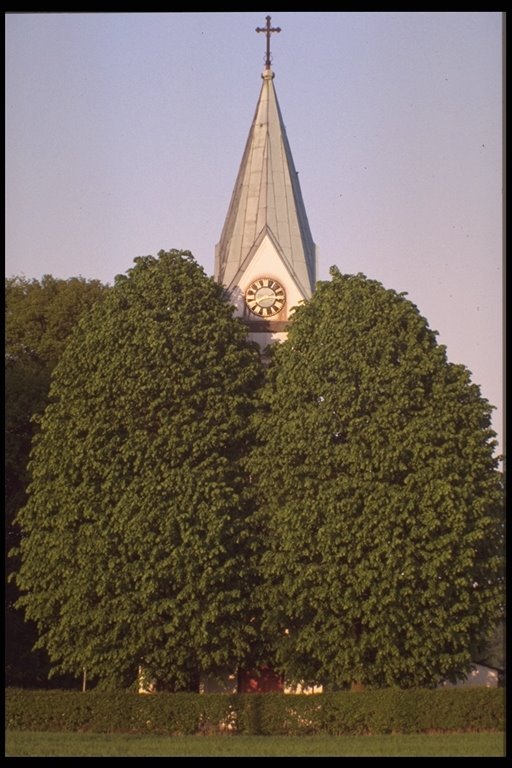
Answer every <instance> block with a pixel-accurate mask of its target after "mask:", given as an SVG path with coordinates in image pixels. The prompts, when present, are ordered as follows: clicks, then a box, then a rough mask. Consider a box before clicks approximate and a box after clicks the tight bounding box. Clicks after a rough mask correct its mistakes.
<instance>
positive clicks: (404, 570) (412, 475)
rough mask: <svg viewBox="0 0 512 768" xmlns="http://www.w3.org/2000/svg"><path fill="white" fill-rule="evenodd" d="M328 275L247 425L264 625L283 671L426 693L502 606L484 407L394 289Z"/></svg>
mask: <svg viewBox="0 0 512 768" xmlns="http://www.w3.org/2000/svg"><path fill="white" fill-rule="evenodd" d="M331 275H332V279H331V281H330V282H323V283H320V284H319V285H318V286H317V290H316V292H315V294H314V296H313V298H312V299H311V300H310V301H309V302H308V303H307V304H305V305H303V306H301V307H299V308H298V309H297V310H296V312H295V315H294V319H293V322H292V325H291V328H290V330H289V335H288V339H287V341H286V342H285V343H283V344H282V345H280V346H279V347H277V348H276V349H275V350H274V351H275V354H274V358H273V362H272V365H271V368H270V370H269V375H268V379H267V382H266V384H265V387H264V390H263V393H262V407H261V409H260V411H259V412H258V417H257V418H258V422H259V424H258V434H259V442H258V445H257V448H256V450H255V451H254V455H253V458H252V464H251V469H252V476H253V482H254V483H255V485H256V487H257V493H258V497H259V499H260V502H261V510H260V513H259V514H260V524H261V529H262V531H263V536H264V544H263V551H264V554H263V558H262V578H263V589H262V592H261V595H262V598H261V599H262V602H264V604H265V609H266V610H265V617H266V619H265V621H266V629H267V630H268V631H269V633H270V635H271V636H273V637H274V638H275V645H274V648H275V654H276V660H277V664H278V667H279V669H280V670H281V671H283V672H284V673H285V674H286V676H287V677H288V678H289V679H292V680H301V679H302V680H310V681H322V680H323V681H324V682H325V681H329V682H330V683H331V684H334V685H339V686H347V685H350V684H354V683H356V682H357V683H361V684H364V685H370V686H373V685H375V686H387V685H398V686H402V687H409V686H422V685H435V684H437V683H438V682H439V681H441V680H442V679H444V678H449V679H454V678H455V677H456V676H457V675H461V674H464V673H465V672H467V671H468V668H469V663H470V660H471V649H472V647H473V646H474V644H475V643H476V642H477V641H478V640H479V639H481V637H482V636H485V635H486V633H488V632H489V631H490V630H491V629H492V628H493V627H494V626H495V624H496V621H497V619H498V618H499V616H500V613H501V610H502V555H503V549H502V547H503V525H502V522H503V520H502V511H503V510H502V483H501V474H500V472H499V470H498V465H497V459H496V457H495V456H494V449H495V446H496V443H495V440H494V437H495V435H494V432H493V431H492V429H491V427H490V413H491V406H490V405H489V403H488V402H487V401H486V400H485V399H483V398H482V397H481V395H480V390H479V388H478V386H477V385H475V384H473V383H472V382H471V376H470V373H469V371H468V370H467V369H466V368H464V366H462V365H455V364H451V363H449V362H448V361H447V359H446V350H445V348H444V347H443V346H442V345H438V344H437V341H436V334H435V332H434V331H432V330H430V328H429V327H428V324H427V322H426V321H425V319H424V318H423V317H421V316H420V314H419V312H418V310H417V308H416V307H415V306H414V305H413V304H412V303H411V302H410V301H409V300H407V299H406V298H405V295H404V294H397V293H396V292H394V291H392V290H386V289H384V288H383V286H382V285H380V284H379V283H378V282H376V281H372V280H368V279H367V278H366V277H365V276H364V275H355V276H347V275H342V274H341V273H340V272H339V271H338V270H336V269H333V270H331Z"/></svg>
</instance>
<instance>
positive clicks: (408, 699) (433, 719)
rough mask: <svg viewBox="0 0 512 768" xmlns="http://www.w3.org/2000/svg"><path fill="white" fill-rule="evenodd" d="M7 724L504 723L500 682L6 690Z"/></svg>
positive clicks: (261, 730)
mask: <svg viewBox="0 0 512 768" xmlns="http://www.w3.org/2000/svg"><path fill="white" fill-rule="evenodd" d="M6 728H8V729H11V730H30V731H94V732H99V733H159V734H169V735H185V734H194V733H205V734H209V733H222V732H227V733H242V734H247V735H258V734H262V735H292V736H295V735H297V736H298V735H303V734H319V733H328V734H334V735H359V734H377V733H422V732H428V731H487V730H495V731H502V730H504V729H505V696H504V690H503V689H502V688H472V689H466V690H464V689H460V690H459V689H439V690H404V691H402V690H399V689H394V688H387V689H383V690H368V691H362V692H360V693H352V692H349V691H343V692H339V693H325V694H318V695H314V696H305V695H299V696H295V695H284V694H279V693H268V694H244V695H239V696H227V695H223V694H202V695H199V694H195V693H175V694H171V693H160V694H156V695H139V694H137V693H133V692H128V691H116V692H113V693H107V692H103V691H102V692H99V691H94V690H93V691H88V692H86V693H81V692H75V691H27V690H21V689H8V690H7V692H6Z"/></svg>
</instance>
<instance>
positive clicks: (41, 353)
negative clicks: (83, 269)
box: [5, 275, 107, 685]
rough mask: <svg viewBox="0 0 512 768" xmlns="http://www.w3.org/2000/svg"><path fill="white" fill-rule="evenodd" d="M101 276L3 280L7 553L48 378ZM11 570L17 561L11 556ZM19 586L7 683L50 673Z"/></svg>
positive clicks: (10, 596)
mask: <svg viewBox="0 0 512 768" xmlns="http://www.w3.org/2000/svg"><path fill="white" fill-rule="evenodd" d="M106 290H107V286H105V285H102V284H101V283H100V282H99V281H98V280H85V279H84V278H81V277H73V278H69V279H68V280H61V279H57V278H54V277H52V276H51V275H45V276H44V277H43V278H42V280H41V281H39V280H28V279H26V278H23V277H12V278H8V279H6V281H5V542H6V551H8V550H9V549H10V548H11V547H13V546H14V545H16V543H17V542H18V532H17V529H16V528H15V526H14V525H13V519H14V517H15V515H16V512H17V510H18V509H19V508H20V507H21V506H22V505H23V504H24V503H25V500H26V487H27V484H28V480H29V473H28V470H27V462H28V456H29V452H30V446H31V442H32V437H33V434H34V430H35V428H36V425H35V423H34V421H33V419H32V417H33V416H34V415H35V414H38V413H42V411H43V410H44V408H45V406H46V403H47V398H48V389H49V384H50V376H51V372H52V370H53V368H54V367H55V364H56V362H57V360H58V359H59V357H60V355H61V354H62V351H63V349H64V347H65V345H66V342H67V339H68V338H69V336H70V334H71V332H72V330H73V328H74V326H75V325H76V323H77V322H78V319H79V317H81V315H82V314H83V313H84V312H87V311H88V310H89V309H90V308H91V307H92V306H93V304H95V303H96V302H97V301H99V300H101V299H102V298H103V296H104V295H105V293H106ZM6 563H8V566H9V569H10V570H12V569H13V568H16V563H15V562H13V561H12V560H11V561H8V560H6ZM16 598H17V590H16V589H15V587H14V585H13V584H12V582H11V583H9V584H8V585H7V588H6V591H5V599H6V600H5V602H6V606H5V621H6V658H5V664H6V666H5V672H6V680H7V682H8V684H11V685H12V684H16V685H21V684H23V685H35V684H38V683H43V682H44V681H45V680H46V678H47V672H48V666H47V662H46V659H45V655H44V654H43V653H37V654H35V653H32V651H31V648H32V645H33V644H34V641H35V632H34V627H33V625H32V624H31V623H27V622H24V621H23V616H22V614H21V612H20V611H17V610H16V609H15V607H14V603H15V600H16Z"/></svg>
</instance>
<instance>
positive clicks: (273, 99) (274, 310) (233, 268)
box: [215, 16, 316, 350]
mask: <svg viewBox="0 0 512 768" xmlns="http://www.w3.org/2000/svg"><path fill="white" fill-rule="evenodd" d="M266 22H267V24H266V26H265V27H257V28H256V32H264V33H265V35H266V38H267V50H266V60H265V69H264V71H263V74H262V79H263V83H262V86H261V91H260V96H259V99H258V103H257V106H256V112H255V115H254V120H253V122H252V126H251V130H250V132H249V137H248V139H247V144H246V146H245V151H244V154H243V157H242V162H241V165H240V170H239V172H238V176H237V180H236V183H235V188H234V190H233V195H232V198H231V202H230V205H229V209H228V213H227V216H226V221H225V223H224V228H223V230H222V234H221V238H220V242H219V243H218V244H217V246H216V248H215V279H216V280H217V281H218V282H219V283H222V284H223V285H224V286H225V287H226V289H227V290H228V292H229V294H230V296H231V300H232V302H233V303H234V304H235V306H236V314H237V315H238V316H239V317H241V318H242V319H243V320H244V322H245V323H247V325H248V327H249V329H250V337H251V338H252V339H253V340H254V341H257V342H258V344H259V345H260V348H261V349H262V350H264V349H265V347H266V346H267V345H268V344H270V343H271V342H274V341H282V340H284V339H285V338H286V328H287V324H288V319H289V317H290V313H291V311H292V309H293V308H294V307H296V306H297V305H298V304H300V302H301V301H304V300H305V299H308V298H310V297H311V295H312V293H313V291H314V288H315V281H316V247H315V244H314V242H313V238H312V236H311V231H310V229H309V224H308V220H307V216H306V209H305V207H304V202H303V200H302V194H301V191H300V186H299V178H298V174H297V171H296V170H295V166H294V163H293V158H292V153H291V150H290V145H289V144H288V139H287V137H286V130H285V127H284V123H283V118H282V116H281V110H280V109H279V104H278V101H277V96H276V92H275V88H274V72H273V71H272V68H271V56H270V36H271V34H272V33H275V32H280V31H281V30H280V28H279V27H272V26H271V24H270V16H267V17H266Z"/></svg>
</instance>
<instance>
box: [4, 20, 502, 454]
mask: <svg viewBox="0 0 512 768" xmlns="http://www.w3.org/2000/svg"><path fill="white" fill-rule="evenodd" d="M267 13H270V14H271V15H272V23H273V24H274V25H278V26H280V27H281V28H282V31H281V33H280V34H278V35H277V34H276V35H273V36H272V53H273V69H274V71H275V73H276V77H275V81H274V83H275V87H276V92H277V96H278V99H279V103H280V106H281V111H282V113H283V118H284V122H285V124H286V128H287V133H288V138H289V140H290V144H291V149H292V153H293V157H294V161H295V165H296V167H297V169H298V171H299V178H300V182H301V187H302V192H303V196H304V201H305V204H306V210H307V212H308V218H309V223H310V226H311V230H312V233H313V237H314V239H315V242H316V243H317V246H318V250H319V278H320V279H327V278H328V271H329V267H330V266H331V265H332V264H336V265H337V266H338V267H339V268H340V270H341V271H342V272H344V273H351V274H352V273H357V272H363V273H364V274H365V275H367V276H368V277H370V278H374V279H377V280H379V281H380V282H382V284H383V285H384V286H385V287H386V288H394V289H395V290H397V291H407V293H408V297H409V298H410V300H411V301H413V302H414V303H415V304H416V305H417V306H418V308H419V310H420V312H421V314H422V315H423V316H424V317H426V318H427V320H428V321H429V324H430V326H431V328H433V329H434V330H437V331H438V334H439V335H438V341H439V343H442V344H445V345H446V347H447V354H448V359H449V360H450V361H451V362H454V363H463V364H464V365H466V366H467V367H468V368H469V369H470V371H471V372H472V374H473V381H474V382H475V383H477V384H479V385H480V387H481V391H482V394H483V396H484V397H486V398H487V399H488V400H489V401H490V402H491V403H492V404H493V405H495V406H497V411H496V412H495V417H494V422H493V423H494V428H495V430H496V432H497V433H498V435H499V437H500V441H501V450H504V447H503V429H502V420H503V389H504V383H503V270H504V265H503V232H502V175H503V174H502V166H503V146H502V30H501V26H502V19H501V14H500V13H497V12H492V13H484V12H462V13H456V12H375V13H370V12H358V13H356V12H354V13H344V12H321V13H314V12H286V13H285V12H280V13H272V12H271V11H267V12H261V13H256V12H244V13H234V12H233V13H221V12H212V13H124V14H123V13H89V14H78V13H65V14H64V13H63V14H8V15H7V16H6V17H5V20H6V89H5V92H6V274H7V275H8V276H10V275H15V274H17V275H20V274H23V275H25V276H26V277H29V278H32V277H34V278H38V279H39V278H40V277H41V276H42V275H43V274H52V275H54V276H55V277H63V278H67V277H71V276H74V275H82V276H84V277H87V278H98V279H100V280H102V281H103V282H109V283H112V282H113V279H114V276H115V275H116V274H119V273H123V272H126V270H127V269H129V268H130V267H131V265H132V262H133V259H134V258H135V257H136V256H138V255H143V254H150V253H152V254H156V253H157V252H158V250H160V249H161V248H165V249H169V248H183V249H187V250H190V251H192V253H193V254H194V256H195V257H196V259H197V261H198V262H199V263H200V264H201V265H202V266H203V267H204V268H205V270H206V272H207V273H208V274H213V258H214V247H215V244H216V243H217V242H218V240H219V237H220V233H221V230H222V225H223V223H224V218H225V215H226V212H227V207H228V204H229V200H230V197H231V192H232V189H233V185H234V182H235V178H236V173H237V170H238V167H239V164H240V160H241V157H242V152H243V148H244V145H245V141H246V139H247V134H248V131H249V127H250V124H251V120H252V117H253V114H254V109H255V107H256V101H257V98H258V94H259V89H260V84H261V79H260V74H261V71H262V69H263V64H264V54H265V38H264V36H263V35H258V34H256V32H255V27H256V26H263V25H264V23H265V16H266V15H267Z"/></svg>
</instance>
